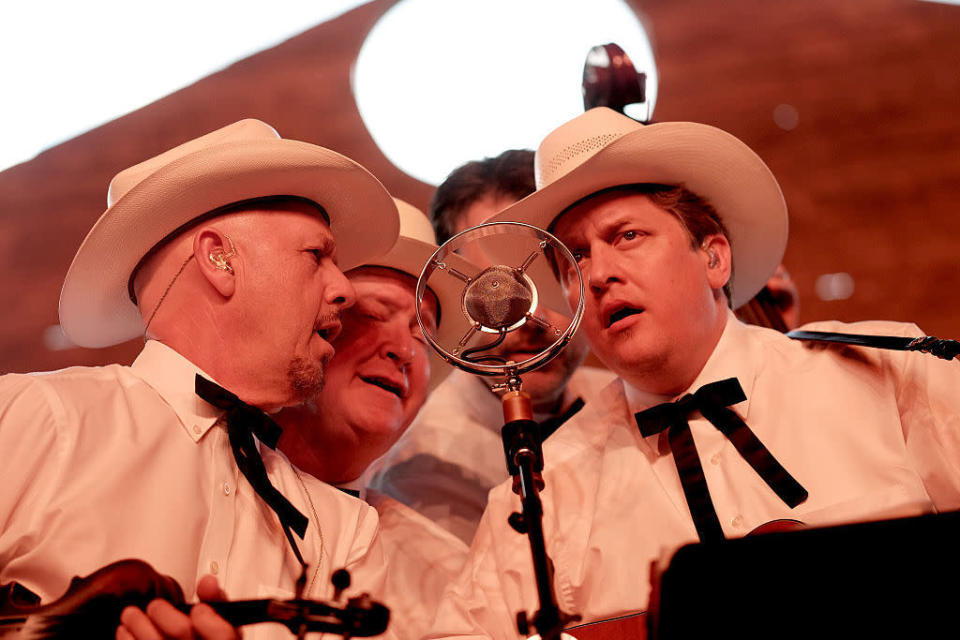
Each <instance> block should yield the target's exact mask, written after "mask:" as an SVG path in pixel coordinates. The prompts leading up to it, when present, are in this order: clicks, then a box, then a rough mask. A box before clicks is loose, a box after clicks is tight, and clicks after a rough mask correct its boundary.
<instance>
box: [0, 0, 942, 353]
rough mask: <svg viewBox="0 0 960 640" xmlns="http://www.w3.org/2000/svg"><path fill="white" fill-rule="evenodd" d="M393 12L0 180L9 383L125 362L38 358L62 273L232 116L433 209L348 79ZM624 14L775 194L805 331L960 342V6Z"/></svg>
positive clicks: (913, 1) (353, 20)
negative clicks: (375, 129)
mask: <svg viewBox="0 0 960 640" xmlns="http://www.w3.org/2000/svg"><path fill="white" fill-rule="evenodd" d="M394 2H395V0H374V1H373V2H371V3H369V4H366V5H364V6H361V7H359V8H357V9H355V10H353V11H351V12H349V13H347V14H345V15H343V16H341V17H339V18H337V19H335V20H332V21H330V22H327V23H324V24H321V25H318V26H316V27H315V28H313V29H310V30H309V31H306V32H305V33H303V34H301V35H299V36H297V37H295V38H292V39H291V40H289V41H287V42H285V43H283V44H281V45H279V46H277V47H275V48H273V49H270V50H268V51H265V52H262V53H260V54H258V55H255V56H253V57H251V58H248V59H246V60H243V61H241V62H239V63H237V64H235V65H233V66H231V67H229V68H228V69H225V70H224V71H222V72H219V73H216V74H214V75H212V76H210V77H208V78H205V79H203V80H202V81H200V82H197V83H196V84H194V85H192V86H189V87H187V88H185V89H183V90H181V91H178V92H177V93H175V94H172V95H170V96H168V97H166V98H163V99H162V100H159V101H157V102H155V103H153V104H151V105H148V106H146V107H144V108H142V109H140V110H138V111H136V112H134V113H131V114H129V115H127V116H124V117H122V118H119V119H117V120H115V121H113V122H110V123H108V124H106V125H104V126H101V127H99V128H97V129H95V130H93V131H90V132H88V133H86V134H84V135H82V136H79V137H77V138H75V139H73V140H70V141H68V142H66V143H64V144H61V145H59V146H57V147H55V148H53V149H51V150H49V151H47V152H45V153H43V154H41V155H40V156H38V157H37V158H35V159H33V160H31V161H29V162H26V163H24V164H21V165H18V166H16V167H13V168H11V169H8V170H6V171H3V172H0V294H2V298H0V299H2V304H3V310H2V311H0V372H7V371H29V370H41V369H51V368H59V367H63V366H68V365H72V364H100V363H106V362H113V361H120V362H129V361H130V360H131V359H132V358H133V357H134V355H135V354H136V353H137V351H138V350H139V345H138V344H136V343H135V342H131V343H127V344H124V345H120V346H117V347H113V348H110V349H100V350H88V349H67V350H62V351H51V350H49V349H47V348H46V347H45V346H44V341H43V332H44V330H45V329H46V328H47V327H49V326H50V325H54V324H56V323H57V299H58V295H59V290H60V285H61V282H62V278H63V275H64V273H65V272H66V269H67V266H68V265H69V264H70V260H71V259H72V256H73V254H74V252H75V250H76V248H77V246H79V244H80V241H81V240H82V238H83V237H84V235H85V234H86V232H87V230H88V229H89V228H90V226H91V225H92V224H93V222H94V221H95V220H96V219H97V217H98V216H99V215H100V214H101V213H102V212H103V209H104V207H105V201H106V187H107V184H108V182H109V180H110V178H111V177H112V176H113V175H114V174H115V173H116V172H118V171H119V170H121V169H123V168H125V167H128V166H130V165H132V164H134V163H136V162H139V161H141V160H143V159H145V158H147V157H149V156H151V155H153V154H155V153H158V152H160V151H162V150H165V149H167V148H169V147H172V146H174V145H176V144H179V143H181V142H183V141H185V140H187V139H189V138H192V137H195V136H198V135H201V134H203V133H206V132H208V131H210V130H212V129H214V128H217V127H220V126H223V125H225V124H227V123H229V122H233V121H235V120H238V119H240V118H244V117H255V118H260V119H262V120H265V121H266V122H269V123H271V124H273V125H274V126H275V127H276V128H277V130H278V131H280V133H281V134H282V135H283V136H285V137H290V138H296V139H301V140H307V141H310V142H314V143H316V144H320V145H323V146H326V147H330V148H333V149H335V150H337V151H339V152H341V153H344V154H346V155H348V156H350V157H352V158H354V159H355V160H357V161H359V162H360V163H361V164H363V165H365V166H366V167H368V168H369V169H370V170H371V171H372V172H373V173H374V174H376V175H377V176H378V177H379V178H380V179H381V180H382V181H383V182H384V184H385V185H386V186H387V188H388V189H390V190H391V191H392V192H393V193H394V194H395V195H397V196H399V197H401V198H403V199H405V200H408V201H410V202H411V203H414V204H416V205H419V206H421V207H425V206H426V204H427V202H428V200H429V198H430V195H431V193H432V190H433V187H432V186H431V185H427V184H424V183H422V182H419V181H417V180H415V179H413V178H411V177H409V176H407V175H406V174H404V173H403V172H402V171H400V170H399V169H397V168H396V167H394V166H393V165H392V164H390V162H389V161H388V160H387V159H386V158H385V157H384V156H383V154H382V153H381V152H380V151H379V149H378V148H377V147H376V145H375V144H374V142H373V140H372V139H371V138H370V136H369V134H368V133H367V131H366V129H365V128H364V126H363V123H362V121H361V119H360V116H359V113H358V112H357V108H356V105H355V103H354V100H353V96H352V93H351V90H350V84H349V74H350V68H351V65H352V63H353V61H354V59H355V57H356V54H357V51H358V50H359V48H360V45H361V44H362V42H363V39H364V37H365V35H366V33H367V32H368V31H369V29H370V28H371V27H372V25H373V24H374V22H375V21H376V20H377V18H378V17H379V16H380V15H382V13H383V12H384V11H385V10H386V9H388V8H389V7H390V6H391V5H392V4H393V3H394ZM631 4H632V6H633V7H634V8H635V9H636V10H637V11H638V13H639V14H640V15H641V16H642V18H643V20H644V22H645V24H646V25H647V27H648V30H649V31H650V32H651V35H652V37H653V39H654V51H655V54H656V57H657V60H658V65H659V70H660V78H661V80H660V82H661V84H660V93H659V100H658V105H657V112H656V117H657V119H658V120H693V121H700V122H705V123H708V124H712V125H715V126H718V127H721V128H723V129H726V130H727V131H730V132H731V133H733V134H734V135H736V136H738V137H739V138H741V139H742V140H744V141H745V142H746V143H747V144H749V145H750V146H751V147H753V148H754V149H755V150H756V151H757V152H758V153H759V154H760V155H761V156H762V157H763V158H764V159H765V160H766V161H767V163H768V164H769V165H770V167H771V168H772V170H773V172H774V173H775V174H776V175H777V177H778V179H779V180H780V183H781V186H782V188H783V191H784V194H785V195H786V198H787V202H788V204H789V206H790V212H791V231H790V243H789V247H788V250H787V255H786V259H785V262H786V264H787V265H788V267H789V268H790V270H791V272H792V274H793V276H794V278H795V279H796V280H797V282H798V285H799V288H800V292H801V296H802V300H803V310H802V319H803V320H805V321H806V320H815V319H822V318H839V319H843V320H858V319H866V318H887V319H894V320H911V321H915V322H917V323H919V324H920V325H921V327H923V328H924V329H925V330H926V331H927V332H928V333H933V334H939V335H942V336H944V337H960V325H958V322H957V317H958V310H960V301H958V300H957V291H958V290H960V269H958V264H957V263H958V260H957V253H958V251H957V247H958V240H957V239H958V237H960V215H958V212H957V206H958V205H957V203H958V202H960V148H958V146H960V121H958V117H957V114H958V111H960V109H958V108H960V7H957V6H947V5H941V4H935V3H929V2H921V1H918V0H839V1H838V0H803V1H798V0H797V1H792V2H769V1H768V0H727V1H725V2H723V3H717V2H715V1H714V0H650V1H641V0H634V1H633V2H632V3H631ZM598 44H599V43H598ZM6 63H12V62H10V61H7V62H6ZM17 63H18V64H29V61H17ZM91 90H95V89H94V88H91ZM404 99H408V100H409V99H413V100H415V99H417V97H416V96H406V97H405V98H404ZM779 104H790V105H793V106H794V107H795V108H796V109H797V110H798V112H799V125H798V126H797V127H796V128H795V129H793V130H791V131H785V130H783V129H781V128H779V127H778V126H777V125H776V124H775V123H774V120H773V115H772V114H773V110H774V108H775V107H776V106H777V105H779ZM64 108H69V96H64ZM834 272H847V273H849V274H851V275H852V276H853V278H854V280H855V283H856V290H855V293H854V295H853V297H851V298H849V299H847V300H843V301H831V302H824V301H820V300H818V299H817V297H816V295H815V293H814V284H815V281H816V278H817V277H818V276H819V275H821V274H824V273H834Z"/></svg>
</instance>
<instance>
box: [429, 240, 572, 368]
mask: <svg viewBox="0 0 960 640" xmlns="http://www.w3.org/2000/svg"><path fill="white" fill-rule="evenodd" d="M472 243H475V244H476V245H477V246H476V249H478V250H479V251H481V252H485V253H488V254H490V253H492V252H491V251H489V248H490V247H493V248H494V249H495V251H496V253H497V254H498V255H510V256H512V258H515V259H516V260H517V261H518V262H517V263H516V264H515V266H514V265H513V264H508V265H504V264H494V265H493V266H491V267H488V268H486V269H481V270H480V271H479V272H477V273H472V274H471V273H470V269H468V268H466V267H460V268H457V266H454V263H456V264H458V265H459V263H462V262H464V261H463V260H462V259H461V256H459V255H456V253H457V252H458V250H460V249H461V248H463V247H465V246H467V245H470V244H472ZM458 259H459V262H457V261H458ZM548 260H551V261H553V262H555V263H559V264H560V269H562V270H563V271H564V272H568V273H571V274H575V276H576V278H575V279H576V283H575V287H576V289H577V291H578V295H577V298H576V299H577V305H576V309H574V312H573V314H572V315H571V314H570V312H569V311H568V310H567V304H566V301H565V300H562V299H560V298H561V297H562V296H559V295H556V294H555V293H553V290H558V289H559V287H558V286H557V284H556V279H555V276H554V275H553V273H551V272H550V269H549V266H548ZM494 262H495V261H494ZM474 270H476V267H474ZM437 278H446V279H450V278H453V279H456V280H458V281H460V283H462V286H463V292H462V294H461V304H460V309H449V310H446V311H447V314H453V315H454V316H455V317H453V318H449V317H445V318H442V319H441V322H446V323H450V322H452V323H454V324H453V325H447V326H448V327H450V326H452V327H453V328H454V329H455V330H456V331H457V335H459V336H462V337H461V338H460V340H459V342H457V343H455V344H453V343H452V341H449V342H451V344H446V345H444V344H441V343H440V342H439V341H438V340H437V337H436V335H435V332H433V331H431V330H429V329H428V328H427V327H426V326H425V324H424V322H423V319H422V318H421V316H420V311H419V310H420V307H421V303H422V302H423V297H424V294H425V292H426V290H427V288H428V286H433V284H434V283H435V282H436V279H437ZM572 280H573V278H571V281H572ZM535 283H539V284H535ZM570 286H571V287H572V286H574V284H573V283H572V282H571V285H570ZM545 288H546V289H547V290H550V291H551V295H552V299H551V300H549V304H546V302H548V301H547V300H545V299H544V297H543V295H542V294H543V291H544V289H545ZM583 294H584V287H583V279H582V278H581V275H580V269H579V266H578V265H577V261H576V259H574V257H573V254H571V253H570V250H569V249H567V247H566V246H565V245H564V244H563V243H562V242H560V241H559V240H558V239H557V238H556V237H554V236H553V235H552V234H550V233H548V232H546V231H544V230H543V229H540V228H538V227H535V226H532V225H528V224H524V223H520V222H492V223H487V224H482V225H479V226H476V227H472V228H470V229H466V230H465V231H462V232H460V233H458V234H456V235H455V236H453V237H452V238H450V239H449V240H447V241H446V242H445V243H443V245H441V246H440V247H439V248H437V249H436V251H434V253H433V255H431V256H430V259H429V260H427V263H426V264H425V265H424V267H423V269H422V270H421V272H420V277H419V278H418V280H417V291H416V295H417V322H418V323H419V324H420V329H421V331H422V332H423V334H424V336H425V338H426V340H427V343H428V344H429V345H430V347H431V348H432V349H433V350H434V351H435V352H436V353H437V354H438V355H439V356H440V357H441V358H443V359H444V360H445V361H446V362H448V363H450V364H451V365H453V366H455V367H457V368H459V369H462V370H464V371H467V372H468V373H473V374H475V375H482V376H491V377H500V378H506V377H507V368H506V364H503V363H499V362H495V360H497V358H494V357H490V358H484V357H474V358H473V359H471V358H469V357H464V356H465V355H467V354H468V352H470V353H476V351H471V350H472V349H476V348H477V347H478V345H479V344H480V342H479V340H480V338H479V337H480V336H482V335H483V334H494V335H496V334H499V333H501V332H503V331H506V332H510V331H513V330H515V329H517V328H519V327H521V326H523V325H524V324H526V323H528V322H530V323H532V324H533V325H536V326H537V327H538V328H540V329H542V330H545V331H547V334H548V335H549V336H550V337H552V338H554V340H553V342H552V343H551V344H550V345H549V346H548V347H547V348H545V349H543V350H541V351H540V352H538V353H536V354H533V355H532V356H530V357H529V358H527V359H525V360H522V361H520V362H518V363H515V365H514V366H513V367H512V370H513V371H514V373H515V374H516V375H519V374H522V373H525V372H527V371H532V370H534V369H536V368H538V367H541V366H543V365H544V364H546V363H547V362H549V361H550V360H552V359H553V358H554V357H556V356H557V355H558V354H559V353H560V352H561V351H562V350H563V349H564V347H565V346H566V345H567V343H568V342H569V341H570V340H571V339H572V338H573V336H574V334H575V333H576V330H577V328H578V327H579V326H580V320H581V318H582V316H583ZM544 306H545V307H548V308H552V309H554V310H555V311H558V312H561V313H562V314H563V315H570V318H569V320H570V322H569V324H568V325H567V326H566V327H562V326H560V327H558V326H554V325H553V324H551V323H550V322H549V321H547V320H546V319H544V318H542V317H541V316H540V315H538V314H537V311H538V309H539V308H540V307H544ZM458 312H459V313H458ZM458 327H459V328H458ZM454 340H455V338H454ZM490 344H491V348H492V345H493V343H490ZM479 350H481V351H482V350H483V348H482V346H481V347H480V349H479Z"/></svg>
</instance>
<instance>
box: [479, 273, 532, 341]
mask: <svg viewBox="0 0 960 640" xmlns="http://www.w3.org/2000/svg"><path fill="white" fill-rule="evenodd" d="M532 304H533V291H532V290H531V289H530V285H529V284H528V283H527V281H526V280H525V279H524V278H523V277H522V276H520V275H519V274H517V272H516V270H514V269H513V268H512V267H507V266H504V265H496V266H493V267H490V268H488V269H485V270H484V271H483V272H482V273H481V274H480V275H479V276H477V277H476V279H474V281H473V282H471V283H470V284H469V285H467V288H466V289H465V290H464V292H463V305H464V308H465V310H466V312H467V315H469V316H470V318H471V319H472V320H473V321H474V322H479V323H480V324H482V325H483V326H484V327H488V328H490V329H505V328H507V327H509V326H511V325H514V324H516V323H517V322H519V321H520V320H521V319H522V318H523V317H524V316H525V315H526V313H527V311H529V310H530V307H531V305H532Z"/></svg>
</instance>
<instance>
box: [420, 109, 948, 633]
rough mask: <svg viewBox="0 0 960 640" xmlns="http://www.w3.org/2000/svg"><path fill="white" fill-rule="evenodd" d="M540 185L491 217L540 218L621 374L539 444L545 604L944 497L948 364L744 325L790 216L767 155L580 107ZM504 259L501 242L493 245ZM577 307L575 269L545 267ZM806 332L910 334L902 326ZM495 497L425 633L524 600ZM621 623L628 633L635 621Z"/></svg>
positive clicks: (718, 135) (575, 607) (589, 329)
mask: <svg viewBox="0 0 960 640" xmlns="http://www.w3.org/2000/svg"><path fill="white" fill-rule="evenodd" d="M536 165H537V187H538V188H537V191H536V192H535V193H534V194H532V195H531V196H529V197H527V198H525V199H524V200H521V201H520V202H518V203H517V204H516V205H514V206H513V207H511V208H509V209H507V210H505V211H504V212H503V213H501V214H500V215H499V216H497V217H496V218H495V219H499V220H513V221H520V222H526V223H530V224H535V225H537V226H541V227H544V228H549V229H550V230H552V232H553V233H554V234H555V235H556V236H557V237H558V238H559V239H560V240H561V241H563V242H564V243H565V244H566V245H567V246H568V247H569V248H570V250H571V251H572V252H573V255H574V256H575V257H576V259H577V261H578V264H579V268H580V272H581V274H582V277H583V283H584V290H585V293H584V296H585V300H584V305H585V312H584V318H583V322H582V324H581V330H582V331H583V332H584V333H585V335H586V337H587V339H588V340H589V342H590V345H591V347H592V349H593V351H594V352H595V353H596V354H597V355H598V357H599V358H600V359H601V360H603V361H604V363H605V364H606V365H607V366H608V367H610V368H611V369H612V370H613V371H614V372H615V373H617V374H618V375H619V376H620V379H618V380H616V381H614V382H613V383H612V384H611V385H610V386H609V387H607V388H606V389H605V390H604V391H602V392H601V393H600V394H599V396H598V397H595V398H592V399H591V400H590V401H589V402H588V403H587V406H586V408H585V409H584V410H583V411H582V412H580V413H579V414H577V415H576V416H574V418H572V419H571V420H570V421H569V422H567V423H566V424H565V425H564V426H563V427H561V428H560V429H559V430H558V431H557V433H556V434H555V435H554V436H552V437H551V438H550V440H548V441H547V442H546V443H545V444H544V465H545V469H544V472H543V478H544V481H545V489H544V491H543V493H542V494H541V497H542V498H543V501H544V505H543V509H544V530H545V537H546V548H547V552H548V553H549V555H550V557H551V559H552V561H553V565H554V567H555V573H554V587H555V590H556V594H557V599H558V604H559V606H560V608H561V609H562V610H563V611H565V612H567V613H578V614H580V615H581V616H583V621H584V622H592V621H601V620H609V619H614V618H620V617H622V616H628V615H630V614H636V613H641V612H644V611H646V609H647V606H648V598H649V594H650V579H649V576H650V569H651V565H652V564H654V563H655V562H656V561H657V560H658V559H661V558H669V556H670V554H671V553H672V552H673V551H674V550H676V549H677V548H678V547H679V546H680V545H683V544H685V543H689V542H696V541H698V540H699V541H716V540H722V539H723V538H729V537H738V536H743V535H745V534H747V533H748V532H750V531H751V530H753V529H755V528H757V527H758V526H760V525H763V524H764V523H766V522H768V521H771V520H776V519H790V520H797V521H800V522H802V523H805V524H807V525H830V524H837V523H845V522H853V521H861V520H871V519H880V518H884V517H894V516H909V515H917V514H921V513H929V512H936V511H942V510H950V509H957V508H958V507H960V438H958V437H957V433H958V431H957V427H958V422H957V416H958V415H960V394H957V393H956V390H957V389H958V388H960V363H957V362H956V361H951V362H944V361H941V360H937V359H935V358H933V357H931V356H929V355H925V354H919V353H909V352H901V351H896V352H895V351H889V350H882V349H873V348H867V347H837V346H831V347H823V346H818V347H812V346H810V343H801V342H798V341H794V340H791V339H790V338H787V337H786V336H784V335H783V334H780V333H779V332H776V331H773V330H769V329H764V328H760V327H752V326H748V325H744V324H742V323H740V322H739V321H738V320H737V319H736V317H735V316H734V315H733V313H732V311H731V310H730V308H731V306H734V307H735V306H737V305H739V304H741V303H742V302H744V301H746V300H748V299H749V298H750V297H751V296H753V295H754V293H756V291H757V290H758V289H759V288H760V287H761V286H762V285H763V283H764V281H766V280H767V278H768V277H769V276H770V275H771V274H772V273H773V272H774V270H775V268H776V267H777V265H778V264H779V263H780V258H781V256H782V253H783V250H784V247H785V243H786V238H787V210H786V204H785V202H784V199H783V196H782V195H781V193H780V189H779V186H778V185H777V182H776V180H775V179H774V177H773V175H772V174H771V173H770V171H769V169H767V167H766V165H765V164H764V163H763V161H762V160H761V159H760V158H759V157H758V156H757V155H756V154H755V153H754V152H753V151H751V150H750V149H749V148H748V147H747V146H746V145H744V144H743V143H742V142H740V141H739V140H737V139H736V138H735V137H733V136H731V135H730V134H728V133H725V132H723V131H721V130H719V129H716V128H714V127H710V126H707V125H702V124H695V123H683V122H665V123H658V124H652V125H643V124H640V123H637V122H635V121H633V120H631V119H630V118H628V117H626V116H623V115H621V114H618V113H616V112H614V111H612V110H610V109H606V108H597V109H592V110H590V111H588V112H586V113H584V114H583V115H581V116H578V117H577V118H574V119H573V120H571V121H570V122H567V123H565V124H563V125H562V126H560V127H559V128H558V129H556V130H555V131H553V132H552V133H551V134H550V135H549V136H547V138H546V139H545V140H544V141H543V142H542V144H541V145H540V147H539V149H538V151H537V156H536ZM501 257H502V258H503V259H504V261H505V262H507V263H509V261H510V260H511V259H512V260H513V261H515V260H516V257H510V256H501ZM556 267H557V268H556V274H557V279H558V283H559V285H560V287H561V288H562V289H563V292H564V293H565V294H566V295H567V296H568V302H569V303H570V304H571V305H574V304H576V303H577V299H576V296H577V292H578V288H577V286H576V280H575V279H576V272H575V270H574V269H573V268H572V267H569V266H567V265H563V264H558V265H556ZM818 328H820V329H824V328H829V329H832V330H834V331H836V330H838V329H840V330H844V331H847V332H852V333H866V334H893V335H912V336H920V335H922V333H921V332H920V330H919V329H918V328H917V327H915V326H913V325H906V324H899V323H889V322H886V323H884V322H864V323H857V324H855V325H840V324H839V323H821V324H820V326H819V327H818ZM518 507H519V501H518V498H517V497H516V496H515V495H514V494H513V493H512V492H511V489H510V486H509V484H507V485H501V486H499V487H497V488H495V489H494V490H493V491H491V494H490V500H489V504H488V508H487V511H486V513H485V514H484V517H483V520H482V521H481V524H480V528H479V529H478V532H477V535H476V537H475V538H474V542H473V546H472V548H471V552H470V556H469V558H468V562H467V566H466V567H465V569H464V571H463V573H462V574H461V576H460V578H459V579H458V581H457V583H456V585H455V589H454V590H453V591H451V594H450V595H451V597H450V599H449V600H448V601H446V602H444V603H443V604H442V605H441V609H440V611H439V613H438V616H437V623H436V625H435V628H434V630H433V634H432V635H431V637H447V636H456V637H464V636H483V637H496V638H511V637H515V636H516V627H515V624H514V620H515V615H516V613H517V612H518V611H520V610H525V611H527V612H532V611H534V610H536V609H537V608H538V607H539V603H538V602H537V591H536V583H535V581H534V577H533V575H532V571H531V569H530V567H531V562H530V550H529V547H528V545H527V544H526V541H525V540H523V538H522V537H520V536H517V535H516V533H515V532H514V531H512V530H511V529H510V527H509V526H508V525H507V518H508V516H509V515H510V513H512V512H513V511H516V510H517V509H518ZM632 620H634V622H633V623H629V622H625V621H623V620H621V621H620V622H617V623H610V624H627V625H629V624H633V625H635V626H634V627H633V628H632V630H631V629H630V628H629V627H627V628H626V630H624V629H621V630H620V633H621V634H626V635H622V636H619V637H633V635H632V634H635V633H637V631H636V629H642V627H643V626H644V623H643V621H642V619H639V621H638V619H637V618H632Z"/></svg>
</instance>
